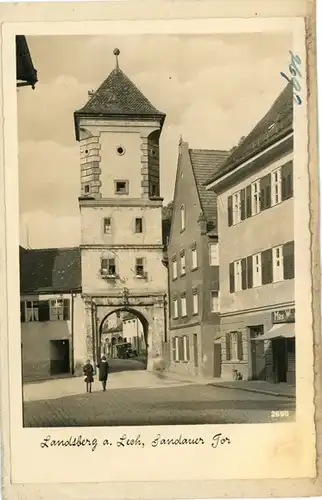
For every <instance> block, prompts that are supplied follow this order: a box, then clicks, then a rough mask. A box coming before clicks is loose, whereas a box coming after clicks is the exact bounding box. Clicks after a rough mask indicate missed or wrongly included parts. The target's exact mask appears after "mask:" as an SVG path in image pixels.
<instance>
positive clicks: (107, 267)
mask: <svg viewBox="0 0 322 500" xmlns="http://www.w3.org/2000/svg"><path fill="white" fill-rule="evenodd" d="M101 274H102V276H115V275H116V266H115V259H114V258H108V259H102V260H101Z"/></svg>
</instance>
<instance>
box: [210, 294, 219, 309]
mask: <svg viewBox="0 0 322 500" xmlns="http://www.w3.org/2000/svg"><path fill="white" fill-rule="evenodd" d="M210 299H211V312H219V293H218V292H217V291H214V290H213V291H211V292H210Z"/></svg>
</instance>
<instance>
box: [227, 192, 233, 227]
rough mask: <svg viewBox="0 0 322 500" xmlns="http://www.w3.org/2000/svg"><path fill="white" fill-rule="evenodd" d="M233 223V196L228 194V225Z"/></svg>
mask: <svg viewBox="0 0 322 500" xmlns="http://www.w3.org/2000/svg"><path fill="white" fill-rule="evenodd" d="M232 224H233V197H232V196H228V226H232Z"/></svg>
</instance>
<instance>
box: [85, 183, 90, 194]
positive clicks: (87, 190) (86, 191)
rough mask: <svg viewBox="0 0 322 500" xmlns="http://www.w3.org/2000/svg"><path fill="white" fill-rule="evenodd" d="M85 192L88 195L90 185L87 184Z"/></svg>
mask: <svg viewBox="0 0 322 500" xmlns="http://www.w3.org/2000/svg"><path fill="white" fill-rule="evenodd" d="M84 191H85V193H86V194H87V193H89V185H88V184H86V186H85V187H84Z"/></svg>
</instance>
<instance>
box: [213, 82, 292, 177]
mask: <svg viewBox="0 0 322 500" xmlns="http://www.w3.org/2000/svg"><path fill="white" fill-rule="evenodd" d="M292 131H293V87H292V84H291V83H288V84H287V85H286V87H285V88H284V89H283V91H282V92H281V93H280V95H279V96H278V98H277V99H276V100H275V102H274V103H273V105H272V106H271V108H270V109H269V111H268V112H267V113H266V115H265V116H264V117H263V118H262V119H261V120H260V121H259V122H258V123H257V125H256V126H255V127H254V128H253V130H252V131H251V132H250V134H248V136H247V137H245V139H244V140H243V141H242V142H241V143H240V144H239V145H238V146H237V147H236V148H235V149H234V150H233V151H232V152H231V155H230V156H229V157H228V158H227V159H226V161H225V162H224V163H223V164H222V166H221V168H220V170H218V169H217V170H215V171H213V172H212V175H211V176H210V177H209V179H208V181H207V182H206V184H210V183H211V182H213V181H215V180H217V179H219V178H220V177H221V176H222V175H224V174H227V173H228V172H230V171H232V170H234V169H235V168H237V167H238V166H239V165H240V164H241V163H243V162H244V161H247V160H249V159H251V158H252V157H253V156H255V155H256V154H258V153H260V152H261V151H263V150H264V149H266V148H267V147H269V146H270V145H272V144H274V143H275V142H276V141H278V140H280V139H282V138H283V137H284V136H286V135H288V134H289V133H291V132H292Z"/></svg>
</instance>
